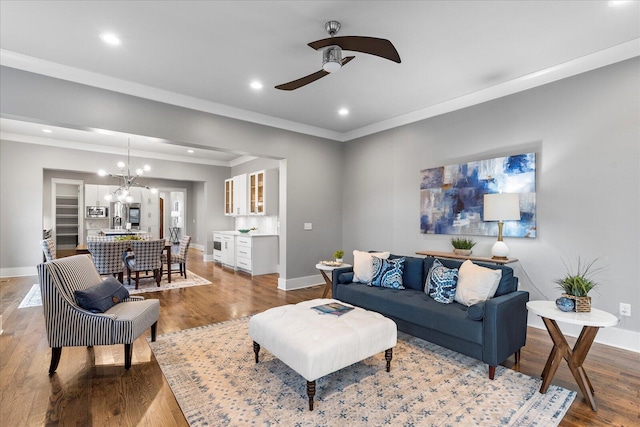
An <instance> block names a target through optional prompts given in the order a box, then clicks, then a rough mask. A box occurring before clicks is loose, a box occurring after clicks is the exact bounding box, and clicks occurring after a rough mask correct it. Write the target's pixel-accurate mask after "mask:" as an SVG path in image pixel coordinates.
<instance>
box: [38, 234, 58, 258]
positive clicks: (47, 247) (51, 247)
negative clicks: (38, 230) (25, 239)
mask: <svg viewBox="0 0 640 427" xmlns="http://www.w3.org/2000/svg"><path fill="white" fill-rule="evenodd" d="M40 246H42V252H43V253H44V261H53V260H54V259H56V258H57V257H56V244H55V242H54V241H53V238H51V237H49V238H48V239H44V240H41V241H40Z"/></svg>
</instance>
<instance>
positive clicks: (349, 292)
mask: <svg viewBox="0 0 640 427" xmlns="http://www.w3.org/2000/svg"><path fill="white" fill-rule="evenodd" d="M390 258H391V259H393V258H399V256H397V255H391V256H390ZM439 259H440V258H439ZM434 260H435V258H433V257H425V258H418V257H406V261H405V268H404V272H403V275H402V279H403V282H404V287H405V288H406V289H402V290H397V289H388V288H380V287H372V286H367V285H366V284H364V283H354V282H353V281H352V279H353V267H346V268H338V269H335V270H334V271H333V298H334V299H337V300H340V301H344V302H346V303H349V304H353V305H355V306H358V307H362V308H364V309H367V310H372V311H376V312H378V313H380V314H382V315H384V316H386V317H389V318H390V319H392V320H393V321H394V322H396V324H397V325H398V330H400V331H402V332H405V333H407V334H410V335H413V336H416V337H419V338H422V339H424V340H427V341H430V342H432V343H435V344H438V345H440V346H442V347H446V348H449V349H451V350H454V351H457V352H459V353H462V354H466V355H467V356H471V357H473V358H476V359H478V360H482V361H483V362H485V363H487V364H488V365H489V378H491V379H493V378H494V375H495V369H496V366H498V364H500V363H502V362H503V361H504V360H506V359H507V358H508V357H509V356H510V355H512V354H513V355H514V356H515V358H516V363H517V362H519V361H520V349H521V348H522V347H523V346H524V344H525V341H526V337H527V308H526V303H527V301H529V293H528V292H526V291H519V290H518V278H517V277H515V276H514V275H513V269H512V268H511V267H508V266H498V265H494V264H483V263H476V264H478V265H482V266H483V267H487V268H492V269H500V270H502V279H501V280H500V284H499V286H498V290H497V291H496V294H495V296H494V297H493V298H491V299H489V300H487V301H483V302H481V303H478V304H474V305H472V306H471V307H467V306H465V305H462V304H459V303H457V302H453V303H451V304H441V303H439V302H436V301H435V300H434V299H433V298H431V297H430V296H429V295H427V294H426V293H425V292H424V286H425V279H426V277H427V274H428V273H429V269H430V268H431V265H432V264H433V261H434ZM440 262H442V264H443V265H444V266H445V267H448V268H458V267H460V265H461V264H462V262H461V261H456V260H448V259H440Z"/></svg>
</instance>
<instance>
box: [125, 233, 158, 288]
mask: <svg viewBox="0 0 640 427" xmlns="http://www.w3.org/2000/svg"><path fill="white" fill-rule="evenodd" d="M164 245H165V243H164V239H159V240H132V241H130V242H129V247H130V248H131V251H132V252H133V254H129V255H127V256H126V257H125V258H124V263H125V265H126V266H127V280H128V281H129V283H131V272H132V271H134V272H135V273H136V289H138V282H139V281H140V272H141V271H151V270H152V271H153V277H154V278H155V279H156V284H157V285H158V286H160V269H161V268H162V259H161V258H160V256H161V255H162V251H163V250H164Z"/></svg>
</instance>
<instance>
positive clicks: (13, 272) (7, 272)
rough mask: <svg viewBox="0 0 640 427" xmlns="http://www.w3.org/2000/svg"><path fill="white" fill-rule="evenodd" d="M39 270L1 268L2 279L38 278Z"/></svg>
mask: <svg viewBox="0 0 640 427" xmlns="http://www.w3.org/2000/svg"><path fill="white" fill-rule="evenodd" d="M37 275H38V269H37V268H36V267H16V268H0V277H2V278H5V277H23V276H37Z"/></svg>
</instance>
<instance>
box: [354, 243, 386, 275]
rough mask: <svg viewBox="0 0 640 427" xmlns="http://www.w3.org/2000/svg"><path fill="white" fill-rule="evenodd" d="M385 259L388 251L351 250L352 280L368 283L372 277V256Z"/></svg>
mask: <svg viewBox="0 0 640 427" xmlns="http://www.w3.org/2000/svg"><path fill="white" fill-rule="evenodd" d="M374 255H375V256H377V257H378V258H382V259H387V258H389V255H391V254H390V253H389V252H363V251H358V250H354V251H353V281H354V282H360V283H369V282H371V279H372V278H373V256H374Z"/></svg>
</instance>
